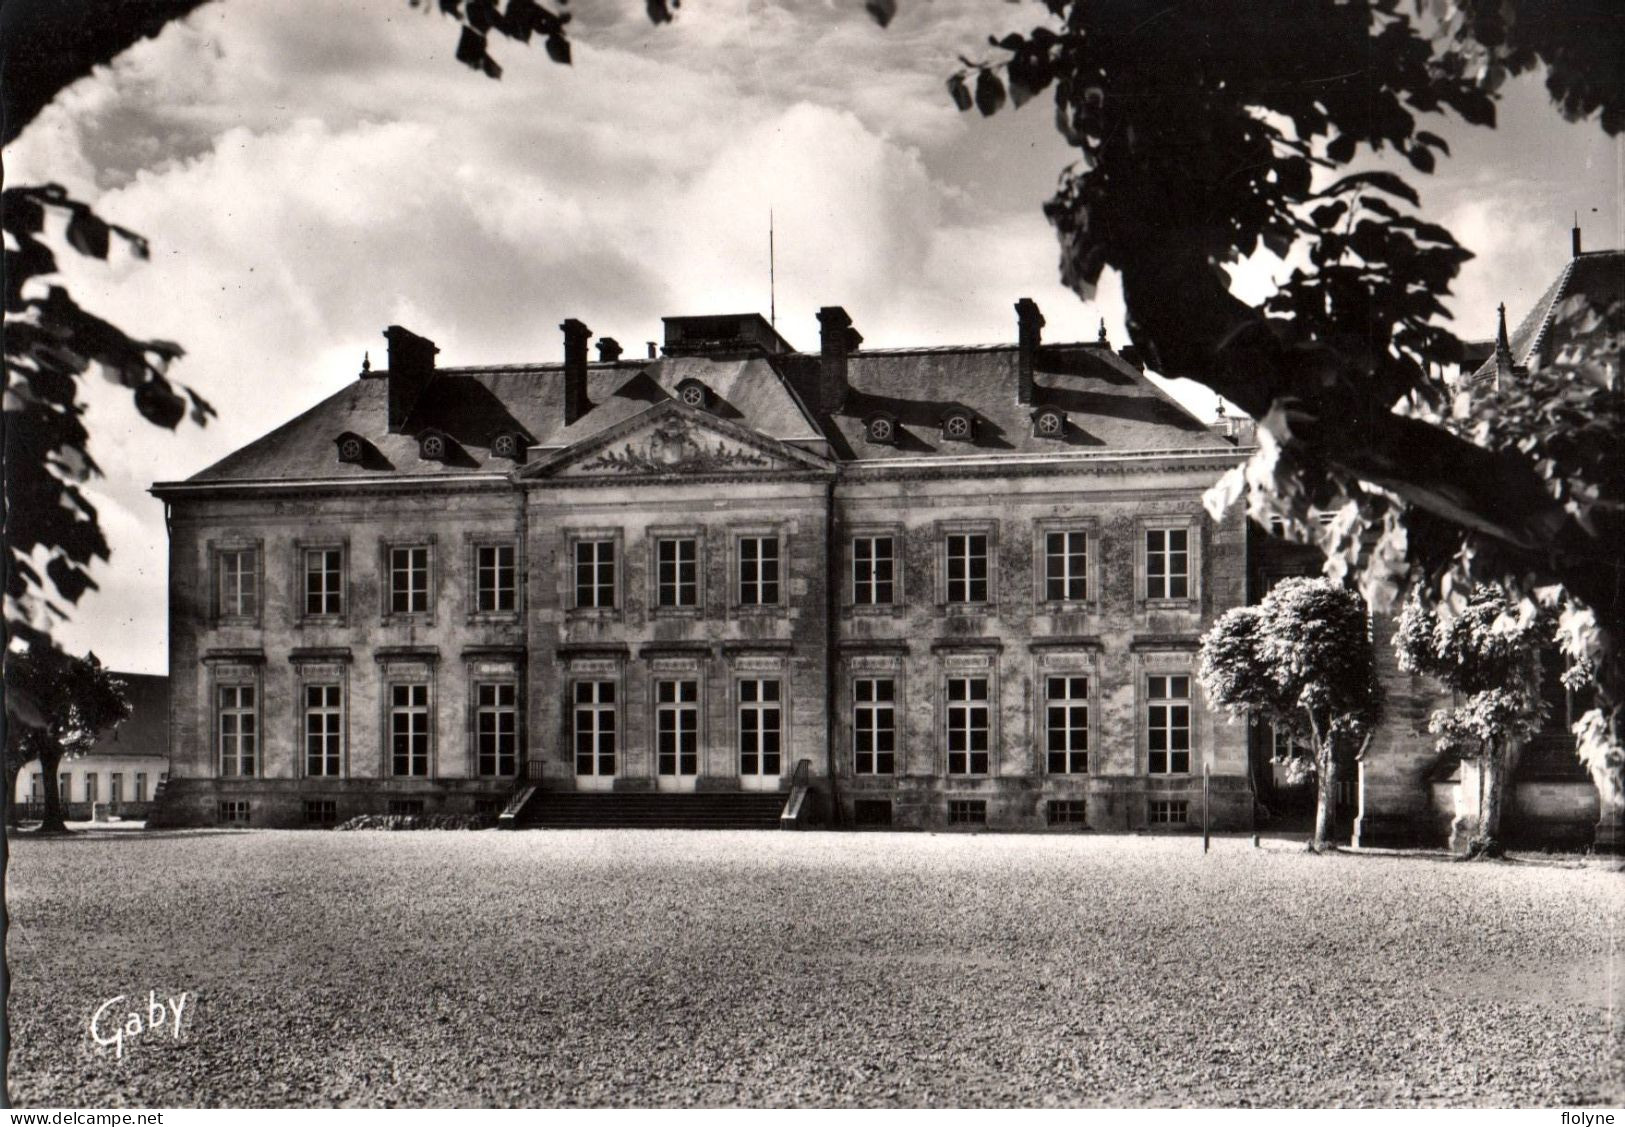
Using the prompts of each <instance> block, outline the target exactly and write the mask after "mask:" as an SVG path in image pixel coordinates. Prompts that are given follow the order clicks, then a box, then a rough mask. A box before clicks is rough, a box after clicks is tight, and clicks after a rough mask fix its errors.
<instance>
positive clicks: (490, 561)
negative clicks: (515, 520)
mask: <svg viewBox="0 0 1625 1127" xmlns="http://www.w3.org/2000/svg"><path fill="white" fill-rule="evenodd" d="M513 561H514V551H513V545H512V544H481V545H479V546H478V547H477V548H475V549H474V607H475V609H476V610H478V611H479V612H481V613H482V614H493V613H497V614H499V613H501V612H503V611H511V610H513V609H514V607H515V602H516V598H517V596H516V593H515V592H516V584H515V581H514V562H513Z"/></svg>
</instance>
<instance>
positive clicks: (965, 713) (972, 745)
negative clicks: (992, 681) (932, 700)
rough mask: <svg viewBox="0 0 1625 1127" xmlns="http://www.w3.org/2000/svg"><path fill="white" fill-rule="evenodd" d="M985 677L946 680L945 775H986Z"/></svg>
mask: <svg viewBox="0 0 1625 1127" xmlns="http://www.w3.org/2000/svg"><path fill="white" fill-rule="evenodd" d="M987 746H988V744H987V678H986V677H950V678H948V774H950V775H985V774H987Z"/></svg>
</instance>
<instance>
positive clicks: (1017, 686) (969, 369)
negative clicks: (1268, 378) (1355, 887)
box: [153, 300, 1253, 830]
mask: <svg viewBox="0 0 1625 1127" xmlns="http://www.w3.org/2000/svg"><path fill="white" fill-rule="evenodd" d="M1016 309H1017V317H1016V322H1017V324H1016V326H1015V327H1016V330H1017V333H1016V335H1017V340H1016V343H1014V344H1008V345H998V346H976V347H945V348H898V349H868V350H865V349H863V348H862V347H861V337H859V336H858V334H857V332H856V331H855V330H854V329H853V327H852V324H851V321H850V319H849V318H848V317H847V315H846V314H845V313H844V311H842V310H841V309H839V308H838V307H827V308H825V309H824V310H822V311H821V313H820V314H819V322H820V324H819V331H820V342H821V344H820V350H819V351H818V352H817V353H799V352H796V351H794V350H793V349H791V348H790V347H789V346H788V345H787V344H786V343H785V341H784V340H783V339H782V338H781V337H780V336H779V335H778V333H777V332H776V331H775V330H774V328H773V327H772V326H771V325H770V324H769V323H768V322H767V321H766V320H765V319H763V318H761V317H760V316H757V315H754V314H749V315H737V316H712V317H676V318H667V319H666V322H665V344H664V348H663V350H662V351H661V353H660V355H658V356H656V355H655V354H654V349H653V348H652V347H651V349H650V355H649V356H648V357H646V358H644V357H640V358H637V359H632V358H628V357H626V356H624V355H622V352H621V349H620V348H619V346H618V345H617V344H616V343H615V342H614V341H613V340H609V339H602V340H599V341H598V342H597V356H596V358H591V359H590V358H589V355H588V354H589V350H590V347H591V344H592V341H591V334H590V332H589V330H588V329H587V328H586V326H584V325H582V324H581V323H580V322H577V321H573V320H571V321H566V322H565V323H564V325H563V326H561V329H562V331H563V337H564V340H563V352H564V359H563V362H562V363H551V364H533V365H515V366H508V367H483V368H440V367H438V365H437V364H436V359H435V353H436V350H435V348H434V346H433V345H432V344H431V343H430V342H428V341H427V340H424V339H423V338H421V337H417V336H415V335H413V334H411V333H409V332H407V331H406V330H404V329H401V328H398V327H392V328H390V329H389V330H388V331H387V333H386V337H387V338H388V342H389V358H388V363H387V366H386V367H384V368H383V369H381V370H378V371H370V370H364V371H363V372H362V374H361V377H360V378H358V379H357V380H356V381H354V382H353V383H351V384H350V385H348V386H347V387H345V388H344V389H342V390H341V391H339V392H338V393H337V394H335V395H333V396H332V397H330V398H329V399H327V400H326V401H324V402H323V403H321V404H318V405H317V406H315V407H314V408H312V409H311V410H310V411H308V412H306V413H305V414H303V415H301V416H299V417H298V418H296V419H294V420H293V421H291V422H289V423H288V424H286V425H285V426H282V427H280V428H278V429H277V430H275V431H273V432H272V433H270V434H269V435H267V436H266V437H264V438H263V439H260V440H259V441H257V442H255V443H252V444H250V445H249V446H247V447H245V448H243V449H242V450H240V451H238V452H237V453H235V454H233V455H231V456H229V457H228V458H226V459H224V460H223V461H221V462H220V463H218V464H216V465H214V466H212V467H210V468H209V469H207V470H204V471H203V472H201V473H199V474H197V475H196V476H194V477H193V478H190V479H188V480H187V481H184V482H174V483H162V484H159V485H157V486H155V487H154V489H153V492H154V493H155V494H156V495H158V496H159V497H161V498H162V499H163V500H164V502H165V504H166V506H167V509H168V521H169V529H170V537H171V574H170V613H171V636H170V660H171V685H172V690H173V703H172V719H173V768H172V776H171V781H170V785H169V786H168V788H166V792H165V798H164V803H163V809H161V810H160V811H158V812H157V813H156V814H155V816H154V819H153V824H201V823H215V822H226V823H243V824H249V825H297V824H318V825H320V824H330V823H332V822H334V821H338V820H342V819H344V818H347V817H349V816H352V815H354V814H359V813H365V812H389V811H395V812H403V813H404V812H425V813H429V812H435V811H467V812H487V813H494V812H496V811H498V810H502V809H504V808H511V809H510V814H518V815H523V814H525V813H526V812H527V811H529V812H532V813H533V812H535V811H537V810H545V809H546V808H548V805H549V802H550V801H554V802H562V801H564V796H569V797H570V799H571V800H572V801H575V802H577V803H580V802H583V801H592V800H594V799H595V798H596V796H602V797H603V799H604V800H605V801H609V800H611V799H614V798H616V797H617V796H619V797H620V798H621V799H622V800H623V801H624V800H626V799H627V797H628V796H648V797H645V798H642V799H640V801H645V802H667V803H669V804H671V806H672V807H673V808H678V807H680V806H681V805H682V804H683V803H685V802H698V801H701V800H704V799H707V798H708V797H709V799H710V800H712V801H715V800H716V796H731V795H740V796H749V795H762V794H766V795H774V794H777V795H780V796H783V797H786V798H788V797H789V796H790V795H791V794H792V793H793V792H794V791H795V790H796V789H797V788H801V789H804V790H805V791H806V793H807V795H808V796H810V797H809V798H808V799H807V802H808V805H809V806H810V807H812V808H814V809H815V810H816V812H817V813H818V815H819V816H820V817H822V818H826V819H829V820H832V821H836V822H842V823H849V822H856V823H872V824H891V825H894V826H902V827H931V828H937V827H942V828H947V827H959V826H966V827H984V826H985V827H988V828H1005V829H1037V828H1046V827H1057V828H1077V827H1094V828H1099V829H1108V830H1138V829H1148V828H1149V829H1158V828H1178V827H1194V826H1196V825H1197V824H1198V823H1199V822H1200V820H1201V818H1202V816H1203V810H1204V809H1205V810H1206V811H1207V812H1208V815H1209V817H1210V820H1211V824H1212V825H1213V826H1214V827H1215V828H1218V829H1241V828H1247V827H1248V826H1249V825H1250V824H1251V818H1252V812H1253V803H1252V794H1251V786H1250V782H1249V762H1248V755H1249V746H1248V745H1249V738H1248V733H1247V730H1246V728H1245V727H1244V726H1241V725H1234V724H1229V723H1226V722H1225V721H1224V719H1223V717H1222V716H1220V715H1218V714H1217V713H1216V711H1215V710H1213V709H1211V708H1209V707H1208V706H1207V705H1206V703H1205V702H1204V701H1203V700H1202V697H1201V691H1200V688H1199V686H1198V684H1197V682H1196V678H1195V664H1196V651H1197V645H1198V639H1199V637H1200V635H1201V634H1202V632H1203V631H1204V630H1205V629H1206V627H1207V626H1208V625H1209V624H1210V623H1211V622H1212V620H1213V619H1214V618H1215V617H1216V616H1217V615H1218V614H1220V613H1222V612H1223V611H1224V610H1225V609H1228V608H1229V607H1232V606H1238V605H1241V604H1243V603H1244V602H1245V601H1246V600H1247V597H1248V589H1247V583H1248V571H1247V542H1248V532H1247V528H1246V525H1245V523H1244V521H1243V520H1242V518H1241V517H1240V516H1239V515H1233V516H1230V517H1226V518H1224V519H1222V520H1218V521H1215V520H1214V519H1212V518H1211V517H1209V516H1208V515H1207V514H1206V513H1205V512H1204V511H1203V508H1202V505H1201V495H1202V493H1203V491H1204V490H1205V489H1206V488H1207V487H1208V486H1209V485H1210V484H1211V483H1212V481H1213V480H1214V479H1215V478H1216V477H1217V476H1218V475H1219V474H1220V473H1222V472H1223V471H1224V470H1225V469H1227V468H1228V467H1230V466H1232V465H1234V464H1236V462H1237V461H1238V460H1240V459H1241V458H1242V457H1244V456H1245V454H1246V450H1245V449H1244V448H1241V447H1238V446H1237V445H1236V444H1235V443H1234V441H1232V440H1227V439H1226V437H1224V436H1223V435H1221V434H1217V433H1215V432H1214V431H1213V430H1212V429H1211V428H1209V427H1208V426H1206V425H1204V424H1203V423H1201V422H1199V421H1197V420H1195V419H1194V418H1192V417H1191V416H1190V415H1189V414H1188V413H1186V412H1185V411H1184V410H1183V409H1182V408H1180V407H1179V406H1178V405H1177V404H1176V403H1175V402H1174V401H1173V400H1172V399H1170V398H1169V397H1167V396H1166V395H1165V394H1163V393H1162V392H1161V391H1160V390H1158V389H1157V388H1156V387H1155V386H1154V385H1153V384H1152V383H1151V382H1150V381H1149V380H1148V379H1147V378H1146V377H1145V375H1144V373H1143V372H1142V371H1141V370H1140V369H1139V367H1137V366H1136V364H1135V363H1134V362H1133V361H1132V357H1131V356H1125V354H1124V353H1122V352H1119V351H1117V350H1114V349H1113V348H1112V347H1111V346H1110V345H1109V344H1108V343H1107V342H1106V341H1105V340H1104V336H1103V337H1102V339H1101V340H1100V341H1096V342H1088V343H1081V344H1046V343H1044V342H1043V341H1042V336H1041V331H1042V326H1043V318H1042V315H1041V314H1040V313H1039V310H1038V309H1037V307H1036V306H1035V305H1034V304H1033V303H1032V302H1030V301H1026V300H1023V301H1022V302H1019V303H1018V304H1017V307H1016ZM605 808H606V809H607V808H608V807H605ZM521 820H523V818H521Z"/></svg>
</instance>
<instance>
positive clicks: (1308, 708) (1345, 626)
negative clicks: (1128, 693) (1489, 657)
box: [1197, 578, 1382, 853]
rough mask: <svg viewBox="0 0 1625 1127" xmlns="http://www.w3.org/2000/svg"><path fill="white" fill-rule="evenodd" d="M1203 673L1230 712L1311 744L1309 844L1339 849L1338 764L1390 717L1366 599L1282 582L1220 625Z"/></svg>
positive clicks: (1334, 587) (1336, 588)
mask: <svg viewBox="0 0 1625 1127" xmlns="http://www.w3.org/2000/svg"><path fill="white" fill-rule="evenodd" d="M1197 676H1198V677H1199V678H1200V679H1201V682H1202V687H1203V689H1205V690H1206V691H1207V694H1208V696H1209V698H1210V699H1212V700H1213V701H1214V702H1215V703H1216V704H1218V705H1219V706H1220V707H1222V708H1224V709H1225V710H1226V711H1228V712H1229V713H1230V714H1231V715H1233V716H1245V717H1247V718H1248V719H1249V720H1252V721H1254V722H1263V723H1268V724H1272V725H1274V726H1275V727H1276V728H1277V729H1278V730H1284V731H1287V732H1290V733H1291V734H1292V736H1293V737H1294V742H1296V743H1302V744H1305V745H1307V746H1308V748H1309V753H1310V757H1311V759H1312V766H1313V770H1314V774H1315V777H1316V797H1315V836H1314V839H1313V840H1312V841H1311V842H1310V848H1311V849H1313V850H1314V851H1315V852H1317V853H1318V852H1323V851H1325V850H1329V849H1333V848H1335V844H1334V843H1333V841H1332V835H1333V827H1334V825H1335V823H1336V820H1337V763H1338V760H1339V759H1341V758H1345V757H1347V756H1349V755H1350V754H1354V755H1358V754H1362V753H1363V752H1364V750H1365V747H1366V744H1367V743H1369V742H1370V739H1371V732H1372V729H1373V728H1374V727H1375V726H1376V723H1377V721H1378V720H1379V719H1380V718H1381V713H1382V708H1381V701H1382V690H1381V688H1380V686H1379V685H1378V684H1377V671H1376V662H1375V660H1374V658H1373V653H1372V646H1371V638H1370V635H1369V633H1368V631H1367V628H1366V614H1365V604H1364V603H1363V602H1361V601H1360V597H1359V596H1358V595H1356V594H1355V593H1354V592H1353V591H1350V590H1348V589H1346V588H1344V587H1342V586H1340V585H1339V584H1337V583H1334V582H1332V581H1331V580H1329V579H1302V578H1293V579H1287V580H1283V581H1282V582H1281V583H1280V584H1278V585H1277V586H1276V587H1275V589H1274V590H1273V591H1271V592H1270V593H1269V594H1268V595H1266V596H1265V597H1264V600H1263V601H1262V602H1261V603H1259V604H1258V605H1256V606H1250V607H1238V608H1236V609H1235V610H1232V611H1228V612H1226V613H1225V615H1224V616H1223V617H1221V618H1220V619H1219V621H1218V622H1216V623H1214V625H1213V628H1212V629H1211V630H1209V631H1208V632H1207V634H1206V635H1204V636H1203V638H1202V655H1201V665H1200V667H1199V669H1198V672H1197Z"/></svg>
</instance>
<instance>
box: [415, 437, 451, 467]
mask: <svg viewBox="0 0 1625 1127" xmlns="http://www.w3.org/2000/svg"><path fill="white" fill-rule="evenodd" d="M419 451H420V452H421V453H422V455H423V456H424V457H425V458H427V459H428V460H429V461H431V462H438V461H441V460H443V459H444V458H445V456H446V440H445V439H444V438H441V437H440V436H439V435H438V434H431V435H426V436H425V437H424V439H423V444H422V445H421V446H420V447H419Z"/></svg>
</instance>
